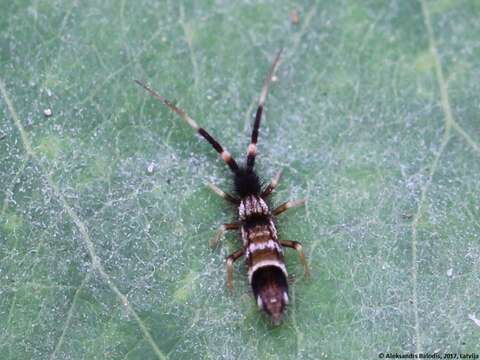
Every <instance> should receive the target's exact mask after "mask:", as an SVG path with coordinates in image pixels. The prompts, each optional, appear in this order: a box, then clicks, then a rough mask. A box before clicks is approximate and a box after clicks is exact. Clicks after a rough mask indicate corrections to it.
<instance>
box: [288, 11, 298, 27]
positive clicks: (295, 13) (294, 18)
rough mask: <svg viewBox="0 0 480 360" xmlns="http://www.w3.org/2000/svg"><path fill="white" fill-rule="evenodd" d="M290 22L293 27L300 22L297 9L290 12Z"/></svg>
mask: <svg viewBox="0 0 480 360" xmlns="http://www.w3.org/2000/svg"><path fill="white" fill-rule="evenodd" d="M290 22H291V23H292V24H293V25H297V24H298V23H299V22H300V14H299V13H298V10H297V9H293V10H292V11H291V12H290Z"/></svg>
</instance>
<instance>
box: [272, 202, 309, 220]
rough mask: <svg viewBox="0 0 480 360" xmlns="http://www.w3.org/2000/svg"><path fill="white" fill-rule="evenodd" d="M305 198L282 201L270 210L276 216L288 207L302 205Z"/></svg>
mask: <svg viewBox="0 0 480 360" xmlns="http://www.w3.org/2000/svg"><path fill="white" fill-rule="evenodd" d="M306 201H307V199H301V200H293V201H292V200H291V201H287V202H285V203H283V204H282V205H280V206H278V207H277V208H276V209H274V210H273V211H272V214H273V216H278V215H280V214H281V213H283V212H285V211H287V210H288V209H290V208H292V207H297V206H300V205H304V204H305V202H306Z"/></svg>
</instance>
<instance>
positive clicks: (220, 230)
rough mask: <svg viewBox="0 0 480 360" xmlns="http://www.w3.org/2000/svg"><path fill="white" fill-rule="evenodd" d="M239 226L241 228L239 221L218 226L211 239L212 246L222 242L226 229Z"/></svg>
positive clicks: (233, 228)
mask: <svg viewBox="0 0 480 360" xmlns="http://www.w3.org/2000/svg"><path fill="white" fill-rule="evenodd" d="M239 228H240V224H239V223H232V224H223V225H222V226H220V227H219V228H218V230H217V232H216V234H215V236H214V237H213V238H212V239H211V240H210V247H212V248H214V247H216V246H217V245H218V243H219V242H220V239H221V238H222V237H223V234H225V231H227V230H237V229H239Z"/></svg>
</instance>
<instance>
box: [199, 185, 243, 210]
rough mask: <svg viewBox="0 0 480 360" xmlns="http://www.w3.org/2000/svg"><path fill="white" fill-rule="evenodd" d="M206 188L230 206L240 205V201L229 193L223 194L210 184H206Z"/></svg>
mask: <svg viewBox="0 0 480 360" xmlns="http://www.w3.org/2000/svg"><path fill="white" fill-rule="evenodd" d="M207 185H208V187H209V188H210V189H211V190H212V191H213V192H214V193H215V194H217V195H218V196H220V197H221V198H224V199H225V200H227V201H228V202H231V203H232V204H235V205H239V204H240V200H239V199H238V198H237V197H236V196H233V195H231V194H229V193H226V192H224V191H223V190H222V189H220V188H219V187H218V186H216V185H214V184H212V183H210V182H209V183H207Z"/></svg>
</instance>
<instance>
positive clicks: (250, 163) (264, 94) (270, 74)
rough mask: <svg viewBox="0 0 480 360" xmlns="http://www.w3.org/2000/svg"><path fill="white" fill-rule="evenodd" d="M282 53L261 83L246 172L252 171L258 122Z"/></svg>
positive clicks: (279, 53) (258, 127) (279, 52)
mask: <svg viewBox="0 0 480 360" xmlns="http://www.w3.org/2000/svg"><path fill="white" fill-rule="evenodd" d="M282 51H283V49H280V50H279V51H278V53H277V56H275V60H274V61H273V64H272V67H271V68H270V71H269V72H268V75H267V78H266V79H265V82H264V83H263V88H262V92H261V93H260V98H259V99H258V108H257V113H256V115H255V122H254V123H253V130H252V140H251V142H250V145H248V150H247V170H248V171H251V170H252V169H253V166H254V165H255V155H256V154H257V140H258V132H259V130H260V121H261V120H262V112H263V104H264V103H265V99H266V98H267V95H268V88H269V86H270V82H271V80H272V77H273V75H274V74H275V70H276V68H277V66H278V63H279V60H280V55H281V54H282Z"/></svg>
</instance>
